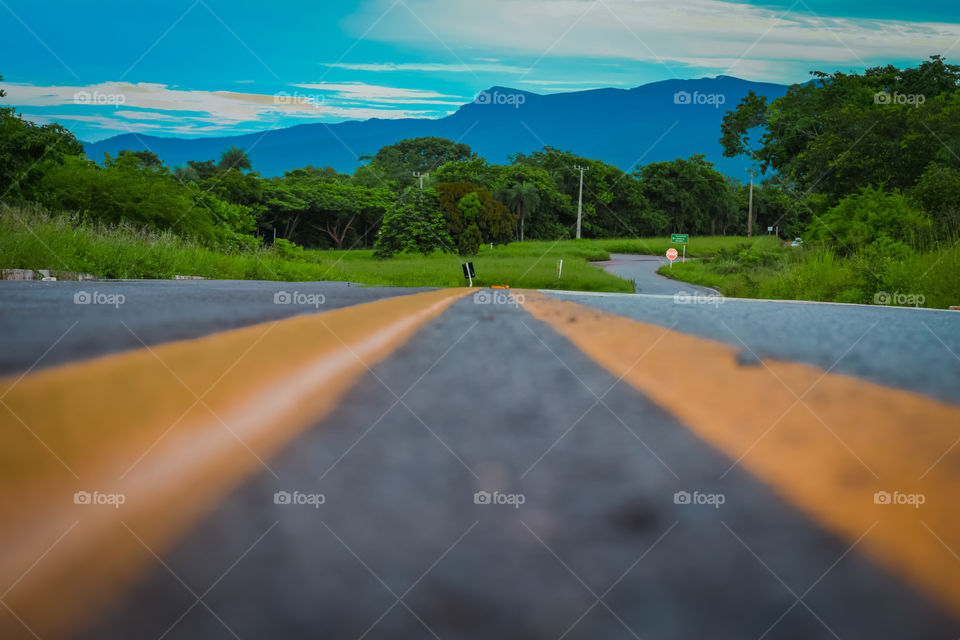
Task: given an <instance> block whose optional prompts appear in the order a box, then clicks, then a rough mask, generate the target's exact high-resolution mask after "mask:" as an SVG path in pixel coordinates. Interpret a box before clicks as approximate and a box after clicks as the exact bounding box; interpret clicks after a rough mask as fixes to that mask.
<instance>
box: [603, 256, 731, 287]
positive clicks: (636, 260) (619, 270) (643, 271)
mask: <svg viewBox="0 0 960 640" xmlns="http://www.w3.org/2000/svg"><path fill="white" fill-rule="evenodd" d="M677 259H678V260H679V258H677ZM593 264H595V265H596V266H598V267H601V268H603V269H604V270H606V271H609V272H610V273H612V274H613V275H615V276H618V277H620V278H623V279H624V280H632V281H633V284H634V287H635V289H636V291H635V292H636V293H646V294H655V295H674V294H676V293H691V294H697V293H699V294H706V295H709V294H715V293H716V292H715V291H714V290H713V289H709V288H707V287H701V286H698V285H695V284H689V283H686V282H681V281H679V280H671V279H670V278H666V277H664V276H661V275H660V274H659V273H657V269H659V268H660V267H662V266H663V265H665V264H670V261H669V260H667V259H666V258H665V257H663V256H644V255H633V254H629V253H611V254H610V259H609V260H604V261H603V262H594V263H593Z"/></svg>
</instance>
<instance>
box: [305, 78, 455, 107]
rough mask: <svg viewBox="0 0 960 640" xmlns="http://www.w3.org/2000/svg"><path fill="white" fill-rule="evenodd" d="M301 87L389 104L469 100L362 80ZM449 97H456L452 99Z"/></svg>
mask: <svg viewBox="0 0 960 640" xmlns="http://www.w3.org/2000/svg"><path fill="white" fill-rule="evenodd" d="M294 86H296V87H299V88H301V89H311V90H313V91H321V92H323V94H322V95H324V96H326V95H327V94H331V95H330V97H332V98H335V99H343V100H354V101H362V102H385V103H389V104H455V105H460V104H463V103H464V102H467V99H466V98H463V97H461V96H455V95H451V94H447V93H438V92H436V91H430V90H426V89H400V88H397V87H384V86H382V85H376V84H366V83H362V82H346V83H334V82H321V83H319V84H298V85H294ZM449 98H454V100H450V99H449Z"/></svg>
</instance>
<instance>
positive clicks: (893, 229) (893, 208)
mask: <svg viewBox="0 0 960 640" xmlns="http://www.w3.org/2000/svg"><path fill="white" fill-rule="evenodd" d="M930 228H931V223H930V218H929V216H927V214H926V212H924V211H922V210H920V209H918V208H917V207H916V206H915V205H914V204H912V203H911V202H910V201H909V200H908V199H907V198H906V197H905V196H904V195H903V194H902V193H900V192H899V191H889V192H885V191H883V190H881V189H878V188H875V187H872V186H867V187H864V188H863V189H861V190H860V192H859V193H857V194H854V195H850V196H846V197H845V198H843V199H842V200H841V201H840V202H839V203H838V204H837V205H836V206H835V207H833V208H831V209H830V210H829V211H827V212H826V213H824V214H822V215H820V216H816V217H815V218H814V219H813V221H812V222H811V223H810V226H809V228H808V230H807V234H806V236H805V237H806V238H807V240H808V241H812V242H817V243H822V244H825V245H827V246H830V247H832V248H834V249H835V251H837V252H838V253H840V254H848V255H849V254H852V253H856V252H857V251H859V250H860V249H862V248H864V247H866V246H867V245H870V244H872V243H874V242H876V241H878V240H881V239H883V238H886V239H888V240H890V241H894V242H902V243H904V244H906V245H908V246H912V247H921V246H924V245H926V244H927V243H928V242H929V240H930Z"/></svg>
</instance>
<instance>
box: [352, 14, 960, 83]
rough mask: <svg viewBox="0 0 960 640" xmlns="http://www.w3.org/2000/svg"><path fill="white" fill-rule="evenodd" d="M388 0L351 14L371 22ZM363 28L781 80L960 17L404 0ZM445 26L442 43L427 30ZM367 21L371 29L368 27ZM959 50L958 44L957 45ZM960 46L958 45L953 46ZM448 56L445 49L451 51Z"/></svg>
mask: <svg viewBox="0 0 960 640" xmlns="http://www.w3.org/2000/svg"><path fill="white" fill-rule="evenodd" d="M390 2H392V0H372V1H371V2H369V3H368V4H367V5H366V7H365V8H364V9H363V10H361V11H360V12H358V13H357V14H355V15H354V16H353V17H352V18H351V21H350V24H355V25H356V27H357V28H360V27H361V26H362V25H369V24H371V23H372V17H373V16H378V15H380V14H382V13H383V12H384V10H385V9H386V7H388V6H389V4H390ZM405 4H406V6H407V7H409V9H410V11H404V12H401V11H391V12H389V13H388V14H387V16H386V17H385V18H384V19H383V20H382V22H381V23H380V24H379V25H378V26H377V27H376V28H375V29H373V30H371V31H370V33H369V34H368V35H367V37H368V38H373V39H379V40H383V41H388V42H395V43H404V44H410V45H414V44H415V45H418V46H419V47H422V46H423V45H424V43H429V45H430V46H434V45H435V46H436V47H437V48H438V49H442V50H444V51H446V47H450V48H451V49H452V50H453V51H463V50H470V51H471V52H473V53H474V56H475V57H477V54H479V53H484V54H492V55H499V56H504V55H512V56H517V55H523V56H529V57H531V58H532V59H534V60H536V59H539V58H540V57H541V56H543V57H551V58H558V59H571V58H576V59H584V58H586V59H596V60H611V59H613V60H633V61H645V62H651V61H652V62H658V61H662V62H664V63H665V64H667V65H668V66H669V67H670V68H671V69H673V70H674V71H675V72H676V73H677V74H678V75H681V74H680V71H681V70H683V69H685V68H686V67H687V66H690V65H696V66H699V67H702V68H705V69H707V70H710V71H711V72H715V73H728V74H730V75H740V76H743V77H747V78H750V79H779V80H781V81H782V80H783V78H784V70H785V65H787V66H788V68H789V69H788V70H789V71H791V72H793V74H795V73H798V71H797V70H798V69H803V70H804V71H805V70H809V69H814V68H821V67H823V68H824V70H827V71H829V70H832V68H837V67H840V68H851V67H853V68H857V67H862V66H863V65H864V64H867V65H871V64H876V63H879V62H880V61H886V60H889V59H890V58H891V56H896V57H897V58H900V59H913V60H916V61H918V62H919V61H920V60H923V59H926V58H927V57H928V56H930V55H933V54H936V53H943V54H945V53H946V52H947V51H949V50H950V49H951V48H954V47H955V45H957V42H958V40H960V25H957V24H949V23H934V22H909V21H895V20H876V19H859V18H837V17H823V18H822V19H821V18H820V17H818V16H817V15H815V14H813V13H811V12H810V11H809V10H807V8H806V5H805V4H804V3H798V4H796V5H794V7H793V8H792V9H791V10H790V11H787V12H783V11H778V10H776V9H773V8H767V7H761V6H755V5H751V4H747V3H744V2H727V1H722V0H689V1H687V2H683V3H679V2H674V3H667V2H663V1H662V0H603V1H602V2H601V1H598V0H550V1H549V2H545V1H544V0H485V2H475V1H472V0H470V1H468V0H406V2H405ZM411 12H412V13H413V14H415V15H416V16H418V17H419V19H422V20H423V22H424V23H425V24H426V25H427V26H428V27H429V29H430V31H432V32H433V33H435V34H439V36H440V38H442V40H443V41H444V43H445V45H446V46H441V45H440V44H439V43H437V42H436V40H435V39H434V38H433V36H432V35H431V34H430V32H428V31H426V29H425V27H424V26H423V24H420V22H419V20H418V18H416V17H414V16H413V15H411ZM364 28H365V27H364ZM957 48H960V47H957ZM957 48H955V49H954V50H957ZM447 55H449V53H448V54H447Z"/></svg>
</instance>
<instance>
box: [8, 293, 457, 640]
mask: <svg viewBox="0 0 960 640" xmlns="http://www.w3.org/2000/svg"><path fill="white" fill-rule="evenodd" d="M469 291H470V290H469V289H458V290H442V291H434V292H428V293H421V294H416V295H412V296H401V297H395V298H390V299H387V300H381V301H378V302H372V303H368V304H363V305H358V306H354V307H350V308H346V309H340V310H335V311H331V312H328V313H323V314H316V315H311V316H300V317H295V318H289V319H285V320H279V321H276V322H273V323H265V324H259V325H254V326H250V327H245V328H242V329H235V330H232V331H227V332H224V333H220V334H215V335H211V336H207V337H203V338H199V339H196V340H188V341H182V342H174V343H168V344H164V345H160V346H157V347H155V348H152V349H151V348H149V347H145V348H143V349H140V350H137V351H132V352H126V353H122V354H119V355H112V356H105V357H101V358H98V359H95V360H90V361H83V362H78V363H75V364H70V365H65V366H61V367H54V368H50V369H46V370H43V371H39V372H36V373H33V374H31V375H29V376H25V377H20V378H15V377H10V378H6V379H3V380H0V412H2V415H3V418H2V419H3V428H2V429H0V468H3V470H4V483H3V485H2V486H0V505H2V507H0V520H2V522H3V523H4V524H3V528H2V530H0V547H2V549H3V554H0V579H2V584H3V585H5V588H6V587H7V586H9V588H6V592H5V593H4V594H3V598H2V599H3V604H4V606H5V607H6V610H5V611H4V610H0V612H2V613H4V615H0V637H3V638H12V637H19V634H20V633H22V632H23V631H24V627H27V628H29V629H30V630H31V633H32V634H36V635H39V636H40V637H43V638H49V637H59V636H62V635H63V634H64V633H65V632H66V631H67V630H69V629H74V628H76V626H77V624H79V623H82V622H83V621H85V620H89V619H90V618H91V617H93V616H95V615H96V613H97V611H98V610H99V609H100V608H101V607H102V606H103V604H104V603H105V602H108V601H110V600H111V596H112V595H114V594H116V593H117V592H118V591H119V590H120V589H121V588H122V586H123V585H124V584H126V583H127V582H128V581H129V580H130V579H131V577H132V576H133V575H135V574H136V572H137V569H138V567H142V566H143V565H144V563H146V562H148V561H152V560H153V550H159V551H162V550H163V549H165V548H166V547H167V545H168V544H169V543H170V541H171V540H173V539H174V538H175V537H177V535H178V534H179V533H181V532H182V531H183V530H184V529H185V528H186V527H188V526H189V525H190V523H191V522H193V521H194V520H195V519H196V518H197V517H198V516H199V515H200V514H202V513H204V512H205V511H207V510H208V509H210V508H212V507H213V506H214V505H215V504H216V503H217V502H218V500H219V499H220V498H221V497H222V495H223V494H224V492H226V491H228V490H229V489H230V488H231V487H233V486H234V485H235V484H236V483H237V482H239V481H240V480H241V479H242V478H243V477H244V476H245V475H247V474H249V473H251V472H252V471H254V470H257V469H263V470H265V471H266V472H268V473H270V474H272V475H275V474H274V472H273V471H272V469H271V468H270V466H269V464H268V462H267V460H269V459H270V458H271V456H272V455H273V454H274V453H275V452H276V451H277V450H278V449H280V448H281V447H282V446H283V445H284V444H286V443H287V442H288V441H289V440H290V439H291V438H292V437H293V436H294V435H295V434H296V433H298V432H299V431H300V430H301V429H303V428H304V427H306V426H308V425H309V424H311V423H313V422H314V421H315V420H316V419H317V418H318V417H319V416H323V415H325V414H326V413H327V412H329V411H330V410H332V409H333V408H334V407H335V406H336V404H337V402H338V400H339V399H340V397H341V396H342V395H343V393H344V392H345V391H346V390H347V389H349V388H350V387H351V386H352V385H353V384H354V383H355V381H356V380H357V379H358V378H359V377H360V376H361V375H362V374H364V373H366V371H367V365H366V364H365V363H376V362H378V361H380V360H381V359H383V358H384V357H386V356H387V355H388V354H390V353H391V352H392V351H393V350H395V349H396V348H397V347H398V346H400V345H401V344H403V343H404V342H405V341H406V340H407V339H408V338H409V337H410V336H411V335H413V334H414V333H415V332H416V331H417V330H418V329H419V328H420V327H421V326H422V325H423V324H424V323H425V322H427V321H428V320H429V319H431V318H433V317H435V316H437V315H438V314H439V313H441V312H442V311H443V310H444V309H446V308H447V306H449V305H450V304H451V303H452V302H453V301H454V300H456V299H457V298H459V297H461V296H463V295H465V294H466V293H469ZM78 487H80V488H81V490H80V491H79V492H78V491H77V488H78ZM104 496H106V497H105V498H104ZM117 496H122V498H117ZM111 497H112V500H113V502H114V503H116V502H117V500H122V508H123V509H122V512H120V511H118V510H117V509H116V508H115V507H116V506H120V505H119V504H111V503H110V500H111ZM102 501H106V503H103V502H102ZM98 502H100V503H99V504H98ZM131 531H136V532H137V535H136V536H133V535H131ZM6 612H9V613H10V614H11V615H12V616H13V617H11V615H6ZM14 618H16V619H14ZM27 621H29V622H27Z"/></svg>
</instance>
